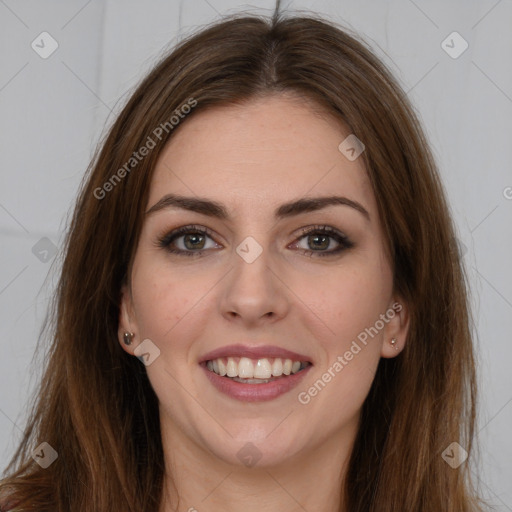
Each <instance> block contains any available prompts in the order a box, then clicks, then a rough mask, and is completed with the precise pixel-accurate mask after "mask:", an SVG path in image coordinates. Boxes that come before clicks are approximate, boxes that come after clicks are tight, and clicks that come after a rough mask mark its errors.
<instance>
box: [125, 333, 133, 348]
mask: <svg viewBox="0 0 512 512" xmlns="http://www.w3.org/2000/svg"><path fill="white" fill-rule="evenodd" d="M132 339H133V332H125V333H124V334H123V341H124V344H125V345H131V343H132Z"/></svg>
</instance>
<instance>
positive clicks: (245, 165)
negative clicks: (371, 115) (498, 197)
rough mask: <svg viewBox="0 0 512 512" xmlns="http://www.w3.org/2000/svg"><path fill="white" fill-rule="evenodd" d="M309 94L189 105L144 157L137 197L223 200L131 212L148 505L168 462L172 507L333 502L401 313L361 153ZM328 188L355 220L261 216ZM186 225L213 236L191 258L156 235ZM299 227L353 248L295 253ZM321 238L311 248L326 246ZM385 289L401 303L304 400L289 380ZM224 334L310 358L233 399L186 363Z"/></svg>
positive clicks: (271, 507) (123, 325) (338, 349)
mask: <svg viewBox="0 0 512 512" xmlns="http://www.w3.org/2000/svg"><path fill="white" fill-rule="evenodd" d="M313 106H314V105H312V104H311V103H310V102H308V101H306V100H304V99H303V98H300V99H298V98H297V97H294V96H291V95H274V96H268V97H265V98H259V99H257V100H251V101H250V102H249V103H246V104H244V105H242V106H240V105H238V106H229V107H226V106H223V107H216V108H213V109H210V110H206V111H203V112H198V113H197V114H195V115H191V116H190V118H188V119H187V121H186V122H185V123H184V124H183V125H182V126H180V127H179V129H177V131H176V133H175V134H174V136H173V138H172V139H171V141H170V142H169V144H168V146H167V147H166V148H165V150H164V152H163V153H162V155H161V156H160V159H159V161H158V164H157V166H156V169H155V172H154V175H153V178H152V183H151V189H150V194H149V200H148V205H147V210H149V208H151V207H152V206H153V205H154V204H155V203H157V202H158V201H159V199H160V198H161V197H162V196H164V195H166V194H169V193H174V194H182V195H185V196H199V197H201V198H207V199H210V200H215V201H218V202H221V203H223V204H224V205H225V206H226V209H227V210H228V213H229V219H228V220H219V219H215V218H213V217H209V216H206V215H204V214H200V213H197V212H191V211H186V210H183V209H177V208H173V209H162V210H159V211H156V212H154V213H152V214H148V215H146V219H145V222H144V227H143V230H142V233H141V237H140V240H139V244H138V246H137V249H136V253H135V256H134V261H133V267H132V273H131V276H130V283H129V286H127V287H125V288H123V295H122V297H123V298H122V304H121V314H120V324H119V342H120V344H121V346H122V347H123V349H124V350H126V351H127V352H128V353H130V354H134V350H135V348H136V347H137V345H138V344H140V343H141V342H142V340H145V339H150V340H151V342H152V343H154V344H155V345H156V346H157V347H158V349H159V350H160V355H159V357H157V358H156V359H155V360H154V362H152V363H151V364H150V365H149V366H147V367H146V369H147V372H148V376H149V379H150V381H151V384H152V386H153V388H154V390H155V393H156V395H157V397H158V399H159V403H160V418H161V428H162V440H163V446H164V455H165V461H166V473H167V476H166V479H165V486H164V499H163V500H162V504H161V508H160V512H170V511H171V510H176V506H177V503H176V500H175V499H174V497H175V496H176V492H175V489H174V487H173V486H172V484H171V479H170V478H168V475H169V474H172V476H173V480H174V482H175V485H176V489H177V491H178V493H179V496H180V504H179V509H178V510H180V511H181V510H183V511H188V510H194V509H195V510H197V511H199V512H201V511H206V510H208V511H217V510H223V511H226V512H235V511H236V512H239V511H240V510H244V511H245V512H252V511H261V510H263V509H265V510H266V511H267V512H272V511H277V510H279V512H283V510H284V511H290V512H292V511H299V510H300V511H304V510H309V511H311V510H316V511H325V512H332V511H338V510H340V508H339V507H340V504H341V506H342V509H343V504H342V498H341V488H342V482H343V478H344V475H345V469H346V463H347V459H348V457H349V455H350V452H351V448H352V445H353V442H354V438H355V435H356V432H357V426H358V418H359V414H360V410H361V406H362V404H363V401H364V399H365V397H366V396H367V394H368V391H369V389H370V386H371V383H372V381H373V378H374V376H375V371H376V368H377V364H378V362H379V359H380V358H381V357H395V356H396V355H398V354H399V353H400V351H401V350H402V349H403V346H404V343H405V340H406V336H407V330H408V326H409V315H408V311H407V307H406V304H404V302H403V300H402V299H401V298H400V297H398V296H397V295H396V294H395V293H394V290H393V276H392V271H391V266H390V262H389V261H388V259H387V256H386V251H385V246H384V238H383V233H382V229H381V225H380V221H379V217H378V212H377V205H376V201H375V197H374V194H373V192H372V189H371V186H370V182H369V180H368V177H367V175H366V172H365V170H364V164H363V161H362V158H357V159H356V160H354V161H349V160H348V159H347V158H346V157H345V156H344V155H343V154H342V153H341V152H340V151H339V149H338V145H339V144H340V143H341V141H343V140H344V139H345V138H346V137H347V136H348V135H349V134H350V130H349V129H348V128H347V127H345V126H343V125H342V124H341V123H340V122H339V121H337V120H334V119H332V118H330V117H328V116H325V115H320V114H319V111H318V108H316V110H315V109H313V108H312V107H313ZM330 195H343V196H345V197H348V198H350V199H352V200H354V201H358V202H359V203H360V204H362V205H363V206H364V208H365V209H366V210H367V211H368V212H369V215H370V220H369V221H368V220H367V219H366V218H365V216H364V215H362V214H361V213H360V212H359V211H357V210H356V209H354V208H352V207H350V206H346V205H333V206H329V207H327V208H324V209H322V210H319V211H313V212H305V213H301V214H299V215H296V216H293V217H289V218H285V219H282V220H279V221H276V220H275V219H274V217H273V215H274V210H275V209H276V208H277V207H278V206H279V205H281V204H282V203H284V202H288V201H292V200H297V199H300V198H303V197H305V196H307V197H320V196H330ZM188 224H195V225H199V226H205V227H207V228H209V229H210V230H212V232H213V234H214V235H213V236H212V237H211V238H209V237H206V238H205V241H204V245H202V246H201V244H199V246H197V245H196V246H197V247H200V248H203V249H204V250H203V255H202V256H200V257H195V256H191V257H187V256H180V255H175V254H171V253H169V252H168V251H167V250H166V249H165V248H162V247H159V246H158V245H157V244H158V240H159V237H162V236H164V235H166V234H167V233H169V232H171V231H172V230H174V229H176V228H178V227H181V226H185V225H188ZM314 225H328V226H332V227H333V228H335V229H337V230H339V231H341V232H342V233H344V234H345V235H346V236H348V238H349V239H350V240H351V241H352V243H353V244H354V245H353V247H351V248H347V249H345V250H344V251H342V252H341V253H338V254H335V255H332V256H325V257H321V256H318V254H313V256H311V255H310V254H305V252H304V251H305V250H308V249H309V250H310V251H313V250H315V249H316V248H317V246H315V245H314V240H312V239H314V238H315V237H314V235H311V236H309V237H308V236H307V235H306V236H304V235H302V233H301V232H300V231H299V230H300V228H303V227H307V226H314ZM247 236H252V237H253V238H254V239H255V240H257V242H258V243H259V244H260V246H261V248H262V253H261V255H260V256H259V257H258V258H257V259H256V260H255V261H254V262H253V263H250V264H249V263H247V262H246V261H245V260H244V259H242V258H241V257H240V256H239V255H238V254H237V252H236V250H235V249H236V247H237V246H238V245H239V244H240V243H241V242H242V240H244V239H245V238H246V237H247ZM189 238H190V237H189ZM328 240H330V241H331V242H330V244H329V245H328V247H326V245H327V244H325V245H322V244H320V245H321V247H322V248H321V249H320V250H318V249H317V251H324V252H328V251H329V250H332V249H335V248H336V247H338V242H336V240H335V239H328ZM184 242H185V240H184V237H183V236H182V237H181V238H179V239H177V240H175V242H174V246H175V247H178V248H181V249H183V250H186V249H187V248H189V249H188V250H189V251H191V250H193V247H194V245H193V243H194V241H192V245H191V244H190V240H189V245H188V246H185V245H184ZM195 243H196V244H197V240H196V241H195ZM190 247H192V249H190ZM397 302H399V303H400V304H401V305H402V310H401V311H400V313H399V314H396V315H395V316H394V317H393V318H392V319H390V320H389V321H388V322H385V325H384V328H382V329H381V330H380V331H379V332H378V334H377V335H375V336H374V337H373V338H369V342H368V343H367V345H366V346H363V348H362V350H361V351H360V352H359V353H358V354H357V355H355V356H354V357H353V359H352V360H351V361H349V362H348V364H347V365H346V366H344V368H343V370H342V371H340V372H338V373H337V374H336V376H335V377H333V378H332V380H331V381H330V382H329V383H328V384H327V385H326V386H325V387H324V388H323V389H322V390H321V392H319V393H318V394H317V395H316V396H314V397H312V398H311V400H310V402H309V403H307V404H302V403H300V402H299V401H298V398H297V395H298V393H299V392H301V391H307V390H308V388H310V387H311V386H312V385H313V383H314V382H315V381H317V380H318V379H321V378H322V374H324V373H325V372H326V371H327V369H328V368H329V367H331V368H332V366H333V363H334V362H335V361H336V360H337V358H338V356H340V355H341V356H343V354H345V352H346V351H347V350H349V348H350V346H351V343H352V342H353V341H354V340H356V339H357V336H358V334H360V333H361V332H362V331H364V329H365V328H369V327H370V326H374V325H375V323H376V321H377V320H378V319H379V315H382V314H385V312H386V311H387V310H389V308H390V307H392V305H393V304H396V303H397ZM126 331H130V332H133V333H135V337H134V341H133V343H132V344H131V345H130V346H126V345H125V344H124V343H123V342H122V335H123V333H124V332H126ZM393 337H395V338H396V339H397V343H396V347H397V349H396V348H395V347H393V346H392V345H391V344H390V340H391V338H393ZM238 342H241V343H246V344H250V345H255V346H258V345H264V344H270V345H277V346H280V347H284V348H287V349H290V350H294V351H296V352H299V353H302V354H306V355H307V356H309V358H310V360H311V361H313V364H314V366H313V368H311V370H310V372H309V375H307V376H306V379H305V380H304V381H303V382H302V383H301V384H300V385H299V386H298V387H297V388H295V389H293V390H292V391H290V392H288V393H286V394H284V395H282V396H280V397H278V398H276V399H274V400H271V401H266V402H253V403H247V402H240V401H238V400H235V399H232V398H230V397H228V396H226V395H224V394H221V393H220V392H219V391H217V390H216V388H214V387H213V386H212V385H211V384H210V382H209V380H208V379H207V378H206V376H205V375H204V371H203V369H202V368H200V367H199V365H198V362H199V360H200V358H201V356H202V355H204V354H206V353H207V352H209V351H211V350H213V349H216V348H219V347H222V346H225V345H229V344H232V343H238ZM360 345H361V344H360ZM248 442H251V443H253V444H254V445H255V446H256V447H257V450H258V451H259V453H260V454H261V459H260V460H259V461H258V462H257V464H256V465H255V466H254V467H246V466H245V465H244V464H243V462H242V461H241V460H239V458H238V457H237V453H238V451H239V450H240V449H241V448H242V447H243V446H244V445H245V444H246V443H248Z"/></svg>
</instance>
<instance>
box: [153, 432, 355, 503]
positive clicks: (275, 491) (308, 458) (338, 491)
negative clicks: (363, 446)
mask: <svg viewBox="0 0 512 512" xmlns="http://www.w3.org/2000/svg"><path fill="white" fill-rule="evenodd" d="M356 426H357V425H356V422H355V423H354V424H353V425H348V426H347V425H345V429H344V430H343V431H340V432H337V433H333V434H332V435H331V436H329V437H328V439H327V440H325V441H324V442H322V443H319V444H318V445H316V446H310V447H308V448H307V449H305V450H303V451H301V452H299V453H297V454H295V455H294V456H293V457H287V458H286V459H285V460H282V462H280V463H278V464H273V465H260V464H259V463H256V465H254V466H252V467H247V466H244V465H243V464H230V463H227V462H225V461H223V460H221V459H220V458H219V457H216V456H215V455H213V454H212V453H211V452H210V451H206V450H205V449H204V446H199V445H198V444H197V443H195V442H194V441H193V440H192V439H191V438H190V437H188V436H187V435H185V434H184V433H183V432H182V431H181V430H180V429H178V428H174V426H173V425H172V424H169V423H167V425H166V427H165V428H164V427H163V425H162V428H163V429H162V441H163V447H164V456H165V461H166V474H165V477H164V487H163V493H162V494H163V496H162V503H161V507H160V510H159V512H203V511H208V512H217V511H219V512H220V511H222V512H239V511H240V510H243V511H244V512H260V511H261V510H265V512H278V511H279V512H304V511H312V510H314V511H315V512H343V511H344V510H345V508H344V506H343V502H342V498H343V495H342V486H343V482H344V479H345V473H346V466H347V463H348V459H349V456H350V451H351V447H352V445H353V442H354V439H355V434H356ZM283 459H284V458H283ZM178 496H179V503H178Z"/></svg>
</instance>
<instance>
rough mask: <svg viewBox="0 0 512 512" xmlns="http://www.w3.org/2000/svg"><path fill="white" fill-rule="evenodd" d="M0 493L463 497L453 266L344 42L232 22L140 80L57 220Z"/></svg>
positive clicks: (174, 501) (382, 94) (464, 360)
mask: <svg viewBox="0 0 512 512" xmlns="http://www.w3.org/2000/svg"><path fill="white" fill-rule="evenodd" d="M53 327H54V331H53V343H52V348H51V351H50V354H49V358H48V366H47V368H46V372H45V375H44V378H43V381H42V385H41V389H40V391H39V394H38V401H37V404H36V407H35V408H34V411H33V414H32V417H31V419H30V421H29V424H28V426H27V429H26V433H25V437H24V439H23V442H22V443H21V445H20V447H19V449H18V451H17V453H16V454H15V457H14V458H13V460H12V462H11V464H10V466H9V467H8V468H7V472H8V475H9V476H7V477H6V478H5V479H4V480H3V482H2V485H1V487H0V489H1V490H2V491H3V492H4V495H5V496H6V497H7V498H6V499H5V503H4V509H10V508H12V507H13V506H14V505H16V507H18V508H12V510H31V509H32V508H33V509H37V510H39V511H42V510H52V511H53V510H59V511H60V510H62V511H64V510H66V511H69V510H73V511H74V512H79V511H85V510H88V511H89V510H97V511H103V510H105V511H106V510H109V511H138V512H139V511H141V510H144V511H158V512H169V511H171V510H179V511H187V510H189V511H191V510H198V511H202V510H210V511H217V510H223V511H232V510H242V509H243V510H245V511H251V510H261V509H262V508H263V507H265V509H266V510H268V511H270V510H277V509H279V510H290V511H292V510H293V511H295V510H309V511H313V510H315V511H325V512H327V511H329V512H330V511H339V512H346V511H350V512H363V511H365V512H366V511H372V512H376V511H379V512H391V511H393V512H395V511H397V510H400V511H415V512H430V511H432V512H434V511H435V512H440V511H450V512H452V511H457V512H458V511H476V510H480V508H479V507H480V505H479V500H478V499H477V498H476V496H475V494H474V492H473V490H472V487H471V482H470V478H469V477H470V471H469V462H468V460H466V455H467V454H470V453H471V447H472V436H473V427H474V417H475V395H476V389H475V375H474V374H475V369H474V361H473V352H472V342H471V335H470V315H469V311H468V304H467V296H466V281H465V277H464V274H463V270H462V268H461V263H460V257H459V254H458V250H457V247H456V245H455V238H454V228H453V224H452V221H451V219H450V216H449V210H448V207H447V204H446V200H445V196H444V193H443V189H442V186H441V183H440V179H439V176H438V174H437V171H436V168H435V163H434V161H433V158H432V155H431V153H430V151H429V149H428V145H427V141H426V139H425V136H424V134H423V132H422V129H421V127H420V124H419V122H418V120H417V117H416V115H415V113H414V111H413V109H412V107H411V106H410V104H409V102H408V99H407V97H406V96H405V94H404V93H403V91H402V90H401V89H400V87H399V86H398V84H397V83H396V81H395V80H394V78H393V77H392V76H391V75H390V73H389V71H388V70H387V69H386V68H385V66H384V65H383V64H382V63H381V62H380V61H379V60H378V59H377V58H376V57H375V56H374V55H373V54H372V53H371V51H370V50H369V49H368V48H367V47H366V46H365V44H364V43H362V42H360V41H359V40H358V39H357V38H356V36H354V35H350V34H348V33H347V31H345V30H342V29H340V28H338V27H336V26H334V25H332V24H329V23H327V22H325V21H323V20H321V19H318V18H315V17H296V18H288V19H285V18H282V17H280V16H278V15H276V16H274V18H273V19H272V20H271V21H267V20H265V19H262V18H259V17H234V18H231V19H228V20H226V21H222V22H219V23H217V24H215V25H213V26H211V27H209V28H207V29H205V30H203V31H201V32H200V33H198V34H197V35H195V36H193V37H190V38H189V39H188V40H186V41H184V42H183V43H181V44H180V45H179V46H178V47H177V48H176V49H175V50H174V51H173V52H172V53H171V54H170V55H169V56H167V57H166V58H165V59H164V60H163V61H162V62H161V63H160V64H158V65H157V66H156V68H155V69H154V70H153V71H152V72H151V73H150V74H149V75H148V76H147V77H146V78H145V80H144V81H143V82H142V83H141V85H140V86H139V87H138V88H137V90H136V91H135V92H134V93H133V95H132V97H131V98H130V100H129V101H128V103H127V105H126V106H125V107H124V109H123V111H122V112H121V114H120V115H119V117H118V119H117V120H116V122H115V123H114V125H113V127H112V128H111V130H110V132H109V134H108V136H107V138H106V140H105V141H104V142H103V145H102V148H101V150H100V152H99V154H98V155H97V157H96V158H95V161H94V162H93V165H92V166H91V169H90V172H89V174H88V176H87V179H86V181H85V183H84V185H83V187H82V190H81V193H80V196H79V199H78V203H77V206H76V209H75V213H74V216H73V219H72V222H71V226H70V229H69V236H68V238H67V244H66V248H65V259H64V263H63V269H62V277H61V280H60V285H59V288H58V294H57V299H56V305H55V309H54V325H53Z"/></svg>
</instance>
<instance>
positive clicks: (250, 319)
mask: <svg viewBox="0 0 512 512" xmlns="http://www.w3.org/2000/svg"><path fill="white" fill-rule="evenodd" d="M277 266H278V265H277V263H276V262H275V261H274V262H272V261H271V258H270V254H269V251H268V249H263V251H262V252H261V254H260V255H259V256H258V257H257V258H256V259H255V260H254V261H252V262H248V261H246V260H245V259H244V258H243V257H241V256H239V254H238V253H236V252H233V269H232V270H231V272H229V273H228V275H227V276H226V279H225V281H224V289H223V293H222V298H221V300H220V308H221V313H222V315H223V316H224V317H225V318H227V319H228V320H229V321H231V322H233V321H235V322H239V323H241V324H244V325H245V326H247V327H248V326H257V325H263V324H265V323H268V322H275V321H278V320H279V319H281V318H283V317H284V316H286V314H287V312H288V309H289V305H290V302H289V298H288V294H287V287H286V286H285V284H284V282H283V281H282V280H281V278H280V277H279V276H278V275H277V270H278V269H277Z"/></svg>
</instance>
